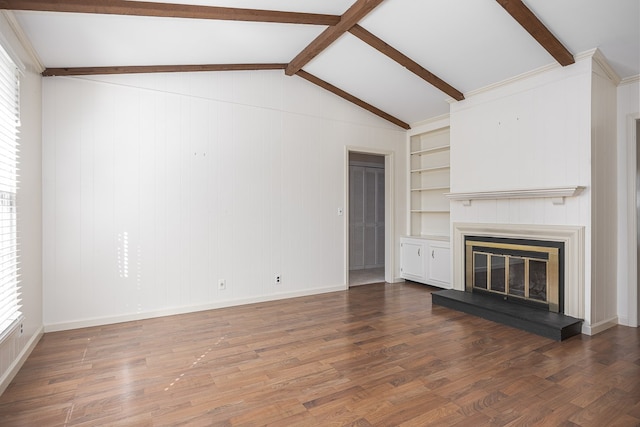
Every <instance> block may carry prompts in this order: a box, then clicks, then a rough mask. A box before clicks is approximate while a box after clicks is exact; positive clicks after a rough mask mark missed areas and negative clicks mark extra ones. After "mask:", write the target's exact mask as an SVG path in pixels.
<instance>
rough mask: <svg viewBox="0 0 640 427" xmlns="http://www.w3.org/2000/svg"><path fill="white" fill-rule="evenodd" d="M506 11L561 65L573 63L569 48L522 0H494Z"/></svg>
mask: <svg viewBox="0 0 640 427" xmlns="http://www.w3.org/2000/svg"><path fill="white" fill-rule="evenodd" d="M496 1H497V2H498V3H499V4H500V6H502V7H503V8H504V9H505V10H506V11H507V12H508V13H509V15H511V16H512V17H513V19H515V20H516V21H518V23H519V24H520V25H521V26H522V27H523V28H524V29H525V30H527V32H528V33H529V34H531V36H532V37H533V38H534V39H536V41H537V42H538V43H540V45H542V47H544V48H545V49H546V51H547V52H549V54H551V56H553V57H554V58H555V60H556V61H558V63H559V64H560V65H562V66H563V67H565V66H567V65H571V64H573V63H575V59H574V58H573V55H572V54H571V52H569V50H567V48H566V47H564V45H563V44H562V43H560V40H558V39H557V38H556V36H554V35H553V34H552V33H551V31H549V29H548V28H547V27H546V26H545V25H544V24H543V23H542V22H541V21H540V20H539V19H538V17H537V16H536V15H535V14H534V13H533V12H532V11H531V10H530V9H529V8H528V7H527V6H526V5H525V4H524V3H522V0H496Z"/></svg>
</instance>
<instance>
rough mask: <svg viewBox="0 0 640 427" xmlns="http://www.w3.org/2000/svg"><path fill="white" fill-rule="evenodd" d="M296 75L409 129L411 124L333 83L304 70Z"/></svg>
mask: <svg viewBox="0 0 640 427" xmlns="http://www.w3.org/2000/svg"><path fill="white" fill-rule="evenodd" d="M296 75H297V76H300V77H302V78H303V79H305V80H307V81H309V82H311V83H313V84H315V85H318V86H320V87H321V88H323V89H325V90H328V91H329V92H331V93H333V94H335V95H338V96H339V97H340V98H342V99H346V100H347V101H349V102H351V103H353V104H356V105H357V106H359V107H361V108H364V109H365V110H367V111H369V112H371V113H373V114H375V115H376V116H378V117H382V118H383V119H385V120H387V121H389V122H391V123H393V124H394V125H396V126H400V127H401V128H403V129H411V126H409V124H407V123H405V122H403V121H402V120H400V119H398V118H396V117H394V116H392V115H391V114H388V113H385V112H384V111H382V110H380V109H379V108H376V107H374V106H373V105H371V104H368V103H366V102H364V101H363V100H361V99H360V98H356V97H355V96H353V95H351V94H350V93H347V92H345V91H344V90H342V89H340V88H337V87H335V86H334V85H332V84H331V83H328V82H325V81H324V80H322V79H319V78H318V77H316V76H314V75H313V74H310V73H307V72H306V71H304V70H298V72H297V73H296Z"/></svg>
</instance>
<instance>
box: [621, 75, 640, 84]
mask: <svg viewBox="0 0 640 427" xmlns="http://www.w3.org/2000/svg"><path fill="white" fill-rule="evenodd" d="M639 82H640V74H638V75H637V76H631V77H625V78H624V79H622V80H620V84H619V85H618V86H624V85H630V84H633V83H639Z"/></svg>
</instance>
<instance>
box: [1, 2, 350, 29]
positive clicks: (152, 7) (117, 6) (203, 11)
mask: <svg viewBox="0 0 640 427" xmlns="http://www.w3.org/2000/svg"><path fill="white" fill-rule="evenodd" d="M0 9H7V10H33V11H46V12H70V13H98V14H106V15H135V16H156V17H166V18H190V19H215V20H226V21H253V22H279V23H286V24H313V25H336V24H337V23H338V22H340V17H339V16H335V15H326V14H315V13H299V12H281V11H273V10H258V9H238V8H231V7H217V6H199V5H190V4H175V3H157V2H139V1H126V0H108V1H91V0H57V1H51V0H0Z"/></svg>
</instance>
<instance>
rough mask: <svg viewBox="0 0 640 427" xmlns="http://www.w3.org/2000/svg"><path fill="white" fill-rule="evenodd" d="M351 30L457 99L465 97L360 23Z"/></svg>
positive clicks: (373, 46) (460, 99)
mask: <svg viewBox="0 0 640 427" xmlns="http://www.w3.org/2000/svg"><path fill="white" fill-rule="evenodd" d="M349 32H350V33H351V34H353V35H354V36H356V37H358V38H359V39H360V40H362V41H363V42H365V43H367V44H368V45H369V46H371V47H372V48H374V49H376V50H378V51H379V52H380V53H382V54H384V55H386V56H388V57H389V58H391V59H393V60H394V61H396V62H397V63H398V64H400V65H402V66H403V67H405V68H406V69H407V70H409V71H411V72H412V73H414V74H415V75H417V76H418V77H420V78H422V79H424V80H425V81H426V82H427V83H429V84H431V85H432V86H435V87H437V88H438V89H440V90H441V91H442V92H444V93H446V94H447V95H449V96H450V97H452V98H453V99H455V100H456V101H462V100H463V99H464V95H463V94H462V92H460V91H459V90H457V89H456V88H454V87H453V86H451V85H450V84H448V83H447V82H445V81H444V80H442V79H441V78H439V77H438V76H436V75H435V74H433V73H431V72H430V71H429V70H427V69H426V68H424V67H422V66H421V65H420V64H418V63H417V62H415V61H414V60H413V59H411V58H409V57H408V56H406V55H405V54H403V53H402V52H400V51H399V50H397V49H395V48H394V47H393V46H390V45H388V44H387V43H385V42H384V41H383V40H381V39H379V38H378V37H376V36H375V35H373V34H371V33H370V32H369V31H367V30H365V29H364V28H362V27H361V26H360V25H357V24H356V25H354V26H353V27H351V29H350V30H349Z"/></svg>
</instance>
